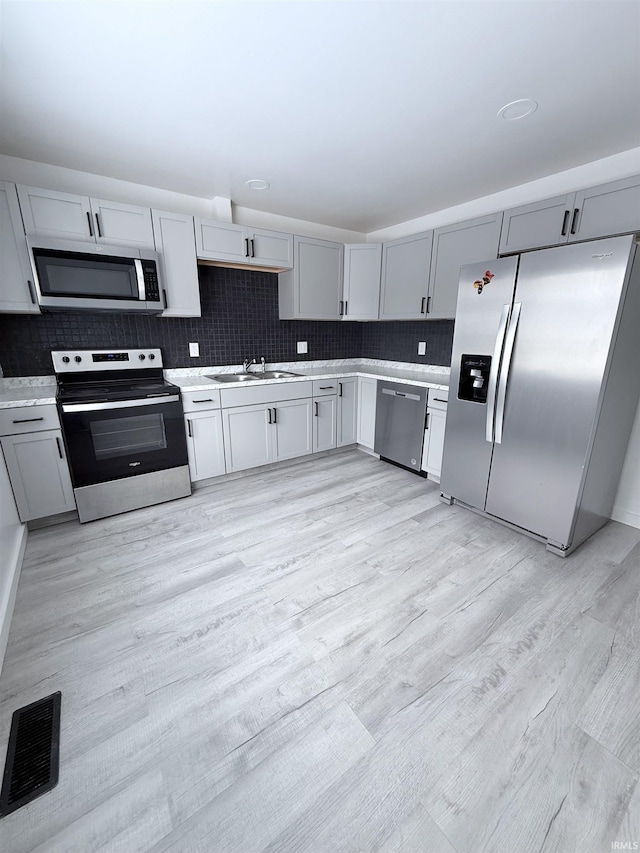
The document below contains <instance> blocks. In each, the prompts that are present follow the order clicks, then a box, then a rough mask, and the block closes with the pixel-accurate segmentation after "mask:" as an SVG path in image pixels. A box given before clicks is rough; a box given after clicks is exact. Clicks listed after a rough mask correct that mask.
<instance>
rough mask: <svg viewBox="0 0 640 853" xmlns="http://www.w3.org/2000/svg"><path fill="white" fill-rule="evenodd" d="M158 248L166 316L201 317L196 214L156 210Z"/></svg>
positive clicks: (154, 232)
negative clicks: (195, 235)
mask: <svg viewBox="0 0 640 853" xmlns="http://www.w3.org/2000/svg"><path fill="white" fill-rule="evenodd" d="M151 217H152V221H153V234H154V238H155V248H156V251H157V252H158V254H159V255H160V278H161V285H162V287H163V289H164V291H165V294H166V304H167V307H166V308H165V310H164V311H163V312H162V315H161V316H162V317H199V316H200V314H201V311H200V284H199V281H198V259H197V257H196V244H195V237H194V231H193V216H186V215H184V214H182V213H171V212H169V211H166V210H152V211H151Z"/></svg>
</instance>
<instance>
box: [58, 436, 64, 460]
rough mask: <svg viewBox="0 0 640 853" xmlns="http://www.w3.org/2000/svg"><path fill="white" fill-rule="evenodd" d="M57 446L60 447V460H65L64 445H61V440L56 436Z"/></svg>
mask: <svg viewBox="0 0 640 853" xmlns="http://www.w3.org/2000/svg"><path fill="white" fill-rule="evenodd" d="M56 444H57V445H58V454H59V456H60V459H64V454H63V453H62V444H61V443H60V439H59V438H58V436H56Z"/></svg>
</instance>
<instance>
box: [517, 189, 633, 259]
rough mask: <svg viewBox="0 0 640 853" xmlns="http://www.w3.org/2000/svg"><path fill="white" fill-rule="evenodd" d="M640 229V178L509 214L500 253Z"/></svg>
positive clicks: (529, 205) (585, 191)
mask: <svg viewBox="0 0 640 853" xmlns="http://www.w3.org/2000/svg"><path fill="white" fill-rule="evenodd" d="M638 230H640V175H635V176H634V177H631V178H624V179H623V180H620V181H612V182H611V183H608V184H601V185H599V186H596V187H590V188H589V189H586V190H581V191H579V192H576V193H568V194H567V195H561V196H556V197H555V198H549V199H545V200H544V201H537V202H535V203H534V204H526V205H524V206H523V207H515V208H512V209H511V210H507V211H505V214H504V221H503V224H502V235H501V237H500V254H501V255H505V254H510V253H513V252H520V251H524V250H526V249H539V248H542V247H544V246H558V245H562V244H563V243H572V242H577V241H579V240H593V239H597V238H599V237H611V236H613V235H615V234H630V233H632V232H633V231H638Z"/></svg>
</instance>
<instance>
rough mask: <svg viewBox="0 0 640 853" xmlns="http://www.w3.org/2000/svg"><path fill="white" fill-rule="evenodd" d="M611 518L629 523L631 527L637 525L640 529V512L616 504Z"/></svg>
mask: <svg viewBox="0 0 640 853" xmlns="http://www.w3.org/2000/svg"><path fill="white" fill-rule="evenodd" d="M611 518H612V519H613V521H620V522H622V524H628V525H629V527H637V528H638V530H640V513H637V512H630V511H629V510H628V509H622V507H619V506H614V508H613V510H612V512H611Z"/></svg>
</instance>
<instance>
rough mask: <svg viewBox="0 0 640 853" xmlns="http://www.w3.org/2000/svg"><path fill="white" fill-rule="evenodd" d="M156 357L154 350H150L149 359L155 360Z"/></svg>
mask: <svg viewBox="0 0 640 853" xmlns="http://www.w3.org/2000/svg"><path fill="white" fill-rule="evenodd" d="M154 358H155V355H154V354H153V353H152V352H150V353H149V360H150V361H153V359H154Z"/></svg>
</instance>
